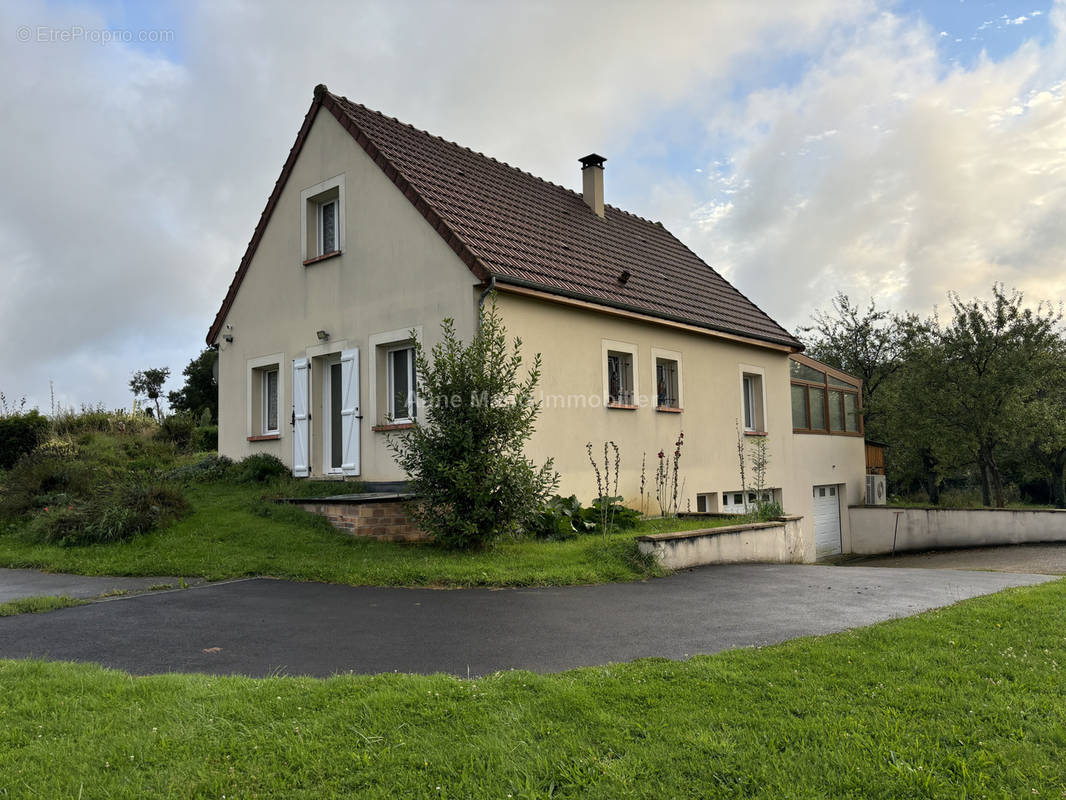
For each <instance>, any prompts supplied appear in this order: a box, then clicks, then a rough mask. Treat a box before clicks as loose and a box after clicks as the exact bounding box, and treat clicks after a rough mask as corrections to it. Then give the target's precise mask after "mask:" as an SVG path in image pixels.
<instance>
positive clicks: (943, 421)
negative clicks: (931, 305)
mask: <svg viewBox="0 0 1066 800" xmlns="http://www.w3.org/2000/svg"><path fill="white" fill-rule="evenodd" d="M949 297H950V299H951V308H952V314H953V316H952V319H951V321H950V322H949V323H948V324H947V325H943V326H942V325H941V324H940V322H939V320H938V319H937V318H936V317H935V316H934V318H933V319H932V320H930V323H929V325H928V330H929V332H930V340H929V341H930V346H929V347H925V348H924V349H922V350H920V351H915V352H914V353H912V358H910V359H909V362H910V363H908V369H914V370H916V371H917V373H918V378H919V379H918V384H919V385H920V386H921V387H923V392H924V394H923V395H922V397H921V398H918V399H920V400H921V402H923V404H924V406H925V409H926V413H927V414H928V415H929V417H930V418H931V419H934V420H936V421H937V422H938V423H939V425H940V426H941V427H942V428H943V431H944V435H945V436H949V437H953V438H954V439H955V441H957V442H965V443H967V445H968V446H969V449H970V450H971V453H972V456H973V460H974V463H975V464H976V466H977V469H978V472H979V475H980V481H981V496H982V500H983V502H984V504H985V505H993V504H994V505H996V506H997V507H1002V506H1003V505H1005V503H1006V497H1005V494H1004V481H1003V475H1002V472H1001V470H1000V465H999V459H1000V455H1001V451H1002V449H1003V447H1004V445H1005V444H1006V443H1007V442H1008V440H1009V438H1010V437H1011V436H1012V435H1013V431H1014V427H1013V424H1012V423H1013V420H1012V419H1011V412H1012V410H1013V409H1015V408H1016V407H1017V405H1018V404H1019V403H1020V402H1021V401H1022V400H1023V399H1024V398H1025V397H1027V396H1029V395H1031V394H1032V393H1033V391H1034V388H1033V387H1034V386H1035V384H1036V381H1037V378H1038V375H1037V372H1038V369H1037V365H1038V364H1040V363H1042V361H1043V360H1044V359H1045V358H1046V357H1047V356H1048V354H1049V353H1050V352H1051V351H1052V350H1053V349H1054V348H1055V346H1056V344H1057V341H1058V323H1059V320H1060V319H1061V315H1060V314H1056V313H1054V312H1052V311H1050V310H1048V309H1046V308H1043V307H1038V308H1037V309H1036V310H1035V311H1034V310H1032V309H1030V308H1025V307H1023V306H1022V295H1021V293H1020V292H1018V291H1011V292H1009V293H1008V292H1006V291H1005V290H1004V289H1003V287H1002V286H1001V285H998V284H997V285H996V286H993V288H992V300H991V301H985V300H978V299H975V300H971V301H967V302H964V301H963V300H961V299H960V298H959V296H958V295H956V294H951V295H949Z"/></svg>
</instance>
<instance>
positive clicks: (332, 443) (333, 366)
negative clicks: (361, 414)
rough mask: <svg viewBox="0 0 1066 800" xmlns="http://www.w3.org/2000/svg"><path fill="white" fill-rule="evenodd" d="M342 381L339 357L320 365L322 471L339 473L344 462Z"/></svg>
mask: <svg viewBox="0 0 1066 800" xmlns="http://www.w3.org/2000/svg"><path fill="white" fill-rule="evenodd" d="M343 393H344V381H343V379H342V374H341V362H340V358H339V357H338V358H336V359H335V360H334V359H330V360H329V361H327V362H326V363H325V364H323V365H322V472H323V473H325V474H327V475H329V474H339V473H340V472H341V464H343V463H344V435H343V426H342V425H341V410H342V408H343V407H344V402H343Z"/></svg>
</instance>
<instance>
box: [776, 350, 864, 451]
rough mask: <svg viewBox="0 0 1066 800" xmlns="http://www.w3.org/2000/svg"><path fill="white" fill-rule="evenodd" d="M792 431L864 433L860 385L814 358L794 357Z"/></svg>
mask: <svg viewBox="0 0 1066 800" xmlns="http://www.w3.org/2000/svg"><path fill="white" fill-rule="evenodd" d="M789 369H790V372H791V379H792V380H791V383H792V386H791V395H792V428H793V430H794V431H797V432H800V433H835V434H848V433H850V434H861V433H862V403H861V401H860V395H859V389H860V387H861V385H862V384H861V383H860V381H859V380H858V379H857V378H852V377H851V376H850V375H847V374H845V373H843V372H840V371H839V370H834V369H832V368H831V367H827V366H826V365H824V364H821V363H820V362H818V361H815V360H814V359H812V358H807V357H805V356H799V357H797V356H792V357H791V359H790V361H789Z"/></svg>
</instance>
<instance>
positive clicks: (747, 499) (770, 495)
mask: <svg viewBox="0 0 1066 800" xmlns="http://www.w3.org/2000/svg"><path fill="white" fill-rule="evenodd" d="M780 491H781V490H780V489H778V488H768V489H763V490H762V497H763V502H764V503H774V502H779V501H778V499H777V498H778V497H779V496H780V494H779V492H780ZM738 494H739V495H740V496H741V499H742V500H743V502H742V503H741V505H740V506H739V508H738V506H737V504H736V503H735V502H733V498H734V497H735V496H736V495H738ZM721 498H722V501H721V505H720V508H721V512H722V513H723V514H746V513H747V512H749V511H754V510H755V506H756V502H755V500H756V495H755V490H754V489H750V488H749V489H748V491H747V492H746V493H745V492H742V491H741V490H740V489H732V490H730V491H728V492H722V493H721Z"/></svg>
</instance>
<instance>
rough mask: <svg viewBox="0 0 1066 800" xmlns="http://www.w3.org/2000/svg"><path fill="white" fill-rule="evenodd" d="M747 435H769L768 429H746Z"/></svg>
mask: <svg viewBox="0 0 1066 800" xmlns="http://www.w3.org/2000/svg"><path fill="white" fill-rule="evenodd" d="M744 435H745V436H768V435H769V434H768V433H767V432H766V431H744Z"/></svg>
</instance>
